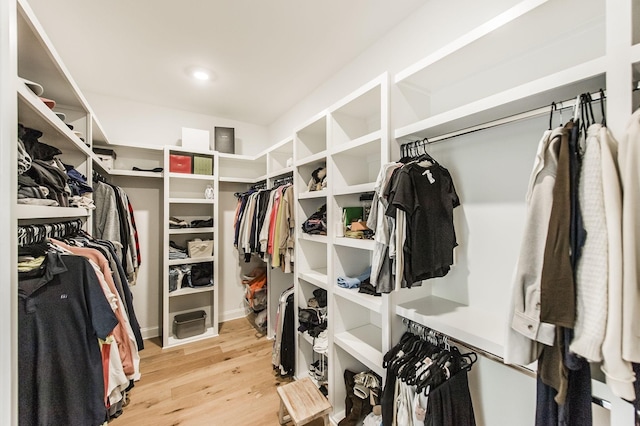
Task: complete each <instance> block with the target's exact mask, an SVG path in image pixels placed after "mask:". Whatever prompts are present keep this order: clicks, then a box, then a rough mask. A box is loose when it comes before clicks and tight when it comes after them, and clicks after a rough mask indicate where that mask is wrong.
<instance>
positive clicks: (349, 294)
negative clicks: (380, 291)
mask: <svg viewBox="0 0 640 426" xmlns="http://www.w3.org/2000/svg"><path fill="white" fill-rule="evenodd" d="M333 294H334V295H335V296H339V297H342V298H343V299H346V300H348V301H349V302H353V303H357V304H358V305H360V306H363V307H365V308H367V309H369V310H372V311H375V312H381V311H382V296H371V295H369V294H364V293H359V292H358V289H357V288H343V287H340V286H338V285H337V284H334V286H333Z"/></svg>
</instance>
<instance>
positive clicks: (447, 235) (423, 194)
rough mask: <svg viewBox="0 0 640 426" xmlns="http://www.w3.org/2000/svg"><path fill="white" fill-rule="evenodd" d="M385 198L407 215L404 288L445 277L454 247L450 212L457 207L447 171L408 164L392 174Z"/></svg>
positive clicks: (454, 191)
mask: <svg viewBox="0 0 640 426" xmlns="http://www.w3.org/2000/svg"><path fill="white" fill-rule="evenodd" d="M389 195H390V198H389V203H390V205H393V206H395V207H397V208H399V209H402V210H403V211H405V212H406V214H407V228H406V240H405V244H404V247H403V253H404V259H405V260H404V265H405V267H404V277H405V280H406V282H407V284H408V285H409V286H411V284H413V283H416V282H418V281H422V280H426V279H428V278H435V277H442V276H444V275H446V274H447V273H448V272H449V269H450V266H451V265H452V264H453V248H454V247H455V246H457V245H458V243H457V242H456V234H455V229H454V227H453V209H454V208H455V207H457V206H458V205H460V200H459V199H458V194H457V193H456V190H455V187H454V185H453V180H452V179H451V175H450V174H449V171H448V170H447V169H445V168H444V167H442V166H440V165H432V166H429V167H426V168H425V167H421V166H419V165H418V164H417V163H411V164H408V165H406V166H403V167H402V168H401V169H399V170H398V172H397V173H396V174H395V176H394V182H393V186H392V188H391V191H390V194H389Z"/></svg>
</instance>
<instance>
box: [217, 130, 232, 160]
mask: <svg viewBox="0 0 640 426" xmlns="http://www.w3.org/2000/svg"><path fill="white" fill-rule="evenodd" d="M214 135H215V150H216V151H218V152H223V153H225V154H235V153H236V136H235V129H234V128H233V127H216V128H215V133H214Z"/></svg>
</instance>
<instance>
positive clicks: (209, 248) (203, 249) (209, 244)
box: [187, 239, 213, 258]
mask: <svg viewBox="0 0 640 426" xmlns="http://www.w3.org/2000/svg"><path fill="white" fill-rule="evenodd" d="M187 250H188V252H189V257H191V258H200V257H209V256H213V241H212V240H204V241H203V240H198V239H196V240H193V241H189V242H188V243H187Z"/></svg>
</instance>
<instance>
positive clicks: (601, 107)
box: [599, 89, 607, 127]
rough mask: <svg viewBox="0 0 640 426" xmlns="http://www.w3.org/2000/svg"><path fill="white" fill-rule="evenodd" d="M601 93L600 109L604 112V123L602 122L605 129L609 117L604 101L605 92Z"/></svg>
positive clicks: (601, 91)
mask: <svg viewBox="0 0 640 426" xmlns="http://www.w3.org/2000/svg"><path fill="white" fill-rule="evenodd" d="M599 92H600V109H601V111H602V122H601V124H602V125H603V126H604V127H607V115H606V114H605V112H604V101H605V99H606V96H605V94H604V90H602V89H600V90H599Z"/></svg>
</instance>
